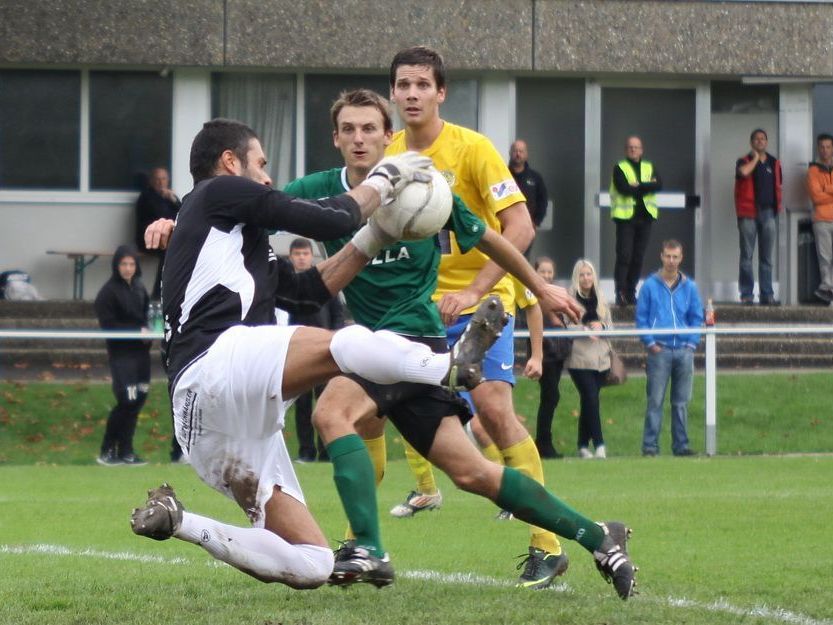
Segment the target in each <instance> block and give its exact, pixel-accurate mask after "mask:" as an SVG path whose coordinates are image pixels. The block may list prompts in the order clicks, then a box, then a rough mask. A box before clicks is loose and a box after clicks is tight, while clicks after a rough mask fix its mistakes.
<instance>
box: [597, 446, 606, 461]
mask: <svg viewBox="0 0 833 625" xmlns="http://www.w3.org/2000/svg"><path fill="white" fill-rule="evenodd" d="M596 458H601V459H602V460H604V459H605V458H607V448H605V446H604V445H599V446H598V447H596Z"/></svg>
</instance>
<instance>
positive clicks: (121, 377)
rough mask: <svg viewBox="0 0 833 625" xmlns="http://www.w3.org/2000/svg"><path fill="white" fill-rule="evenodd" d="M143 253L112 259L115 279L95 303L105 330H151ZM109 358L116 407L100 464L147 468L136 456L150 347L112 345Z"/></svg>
mask: <svg viewBox="0 0 833 625" xmlns="http://www.w3.org/2000/svg"><path fill="white" fill-rule="evenodd" d="M138 256H139V254H138V252H137V251H136V249H135V248H133V247H132V246H127V245H122V246H120V247H119V248H118V249H117V250H116V252H115V254H114V255H113V275H112V277H111V278H110V279H109V280H108V281H107V282H105V283H104V286H103V287H101V290H100V291H99V292H98V295H97V296H96V298H95V313H96V316H97V317H98V323H99V325H100V326H101V329H102V330H146V329H147V315H148V303H149V301H150V300H149V298H148V292H147V290H145V286H144V284H142V281H141V280H140V279H139V278H140V276H141V275H142V271H141V268H140V267H139V259H138ZM107 356H108V358H109V361H110V375H111V376H112V378H113V394H114V395H115V396H116V405H115V406H114V407H113V409H112V410H111V411H110V416H109V417H108V418H107V428H106V430H105V432H104V440H103V441H102V443H101V454H100V455H99V457H98V463H99V464H103V465H106V466H114V465H119V464H133V465H139V464H145V462H144V460H142V459H141V458H139V456H137V455H136V453H135V452H134V451H133V434H134V432H135V431H136V421H137V419H138V418H139V411H140V410H141V409H142V406H144V404H145V399H147V393H148V388H149V387H150V341H143V340H139V339H130V340H127V339H109V340H108V341H107Z"/></svg>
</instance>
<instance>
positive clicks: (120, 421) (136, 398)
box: [101, 350, 150, 457]
mask: <svg viewBox="0 0 833 625" xmlns="http://www.w3.org/2000/svg"><path fill="white" fill-rule="evenodd" d="M110 375H111V376H112V378H113V395H115V396H116V405H115V406H113V409H112V410H111V411H110V415H109V416H108V417H107V427H106V428H105V430H104V440H103V441H102V442H101V453H102V454H104V453H106V452H108V451H110V450H114V451H115V453H116V455H117V456H119V457H122V456H126V455H128V454H132V453H133V435H134V434H135V432H136V421H137V420H138V418H139V412H140V411H141V410H142V406H144V405H145V400H146V399H147V396H148V389H149V388H150V351H138V350H137V351H135V352H128V353H124V354H121V353H120V354H114V355H111V356H110Z"/></svg>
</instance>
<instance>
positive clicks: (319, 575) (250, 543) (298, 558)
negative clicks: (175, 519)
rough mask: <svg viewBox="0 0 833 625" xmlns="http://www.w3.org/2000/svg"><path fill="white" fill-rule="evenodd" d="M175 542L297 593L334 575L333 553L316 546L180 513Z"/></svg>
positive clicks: (254, 528)
mask: <svg viewBox="0 0 833 625" xmlns="http://www.w3.org/2000/svg"><path fill="white" fill-rule="evenodd" d="M174 536H175V537H176V538H179V539H180V540H184V541H186V542H189V543H193V544H195V545H199V546H200V547H202V548H203V549H205V550H206V551H207V552H208V553H210V554H211V555H212V556H214V557H215V558H217V559H218V560H222V561H223V562H225V563H226V564H230V565H231V566H233V567H234V568H236V569H239V570H241V571H243V572H244V573H247V574H248V575H251V576H252V577H255V578H257V579H259V580H260V581H262V582H281V583H283V584H286V585H287V586H290V587H292V588H296V589H306V588H318V587H319V586H321V585H322V584H324V582H326V581H327V578H328V577H329V576H330V573H332V572H333V552H332V551H330V550H329V549H327V548H326V547H319V546H317V545H291V544H289V543H288V542H286V541H285V540H284V539H283V538H281V537H280V536H278V535H277V534H273V533H272V532H270V531H269V530H265V529H261V528H259V527H237V526H234V525H226V524H225V523H220V522H219V521H215V520H214V519H209V518H207V517H204V516H200V515H198V514H194V513H192V512H183V514H182V525H181V526H180V528H179V529H178V530H177V531H176V532H175V533H174Z"/></svg>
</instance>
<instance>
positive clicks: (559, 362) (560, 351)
mask: <svg viewBox="0 0 833 625" xmlns="http://www.w3.org/2000/svg"><path fill="white" fill-rule="evenodd" d="M535 271H537V272H538V275H539V276H541V277H542V278H543V279H544V280H546V281H547V282H548V283H550V284H554V283H555V261H554V260H552V259H551V258H548V257H547V256H541V257H539V258H536V259H535ZM564 327H565V323H564V321H562V319H561V317H560V316H559V315H556V314H555V313H552V312H547V313H546V314H545V315H544V328H546V329H547V330H552V329H553V328H564ZM571 345H572V340H571V339H560V338H545V339H544V341H543V361H542V367H541V377H540V378H538V385H539V387H540V396H539V397H540V398H539V401H538V418H537V421H536V425H535V446H536V447H537V448H538V454H539V455H540V456H541V458H561V457H562V455H561V454H560V453H559V452H558V450H557V449H556V448H555V446H554V445H553V443H552V422H553V419H554V417H555V409H556V408H557V407H558V402H559V400H560V399H561V393H559V391H558V385H559V383H560V382H561V372H562V371H563V369H564V361H565V360H566V358H567V357H568V356H569V355H570V347H571Z"/></svg>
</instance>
